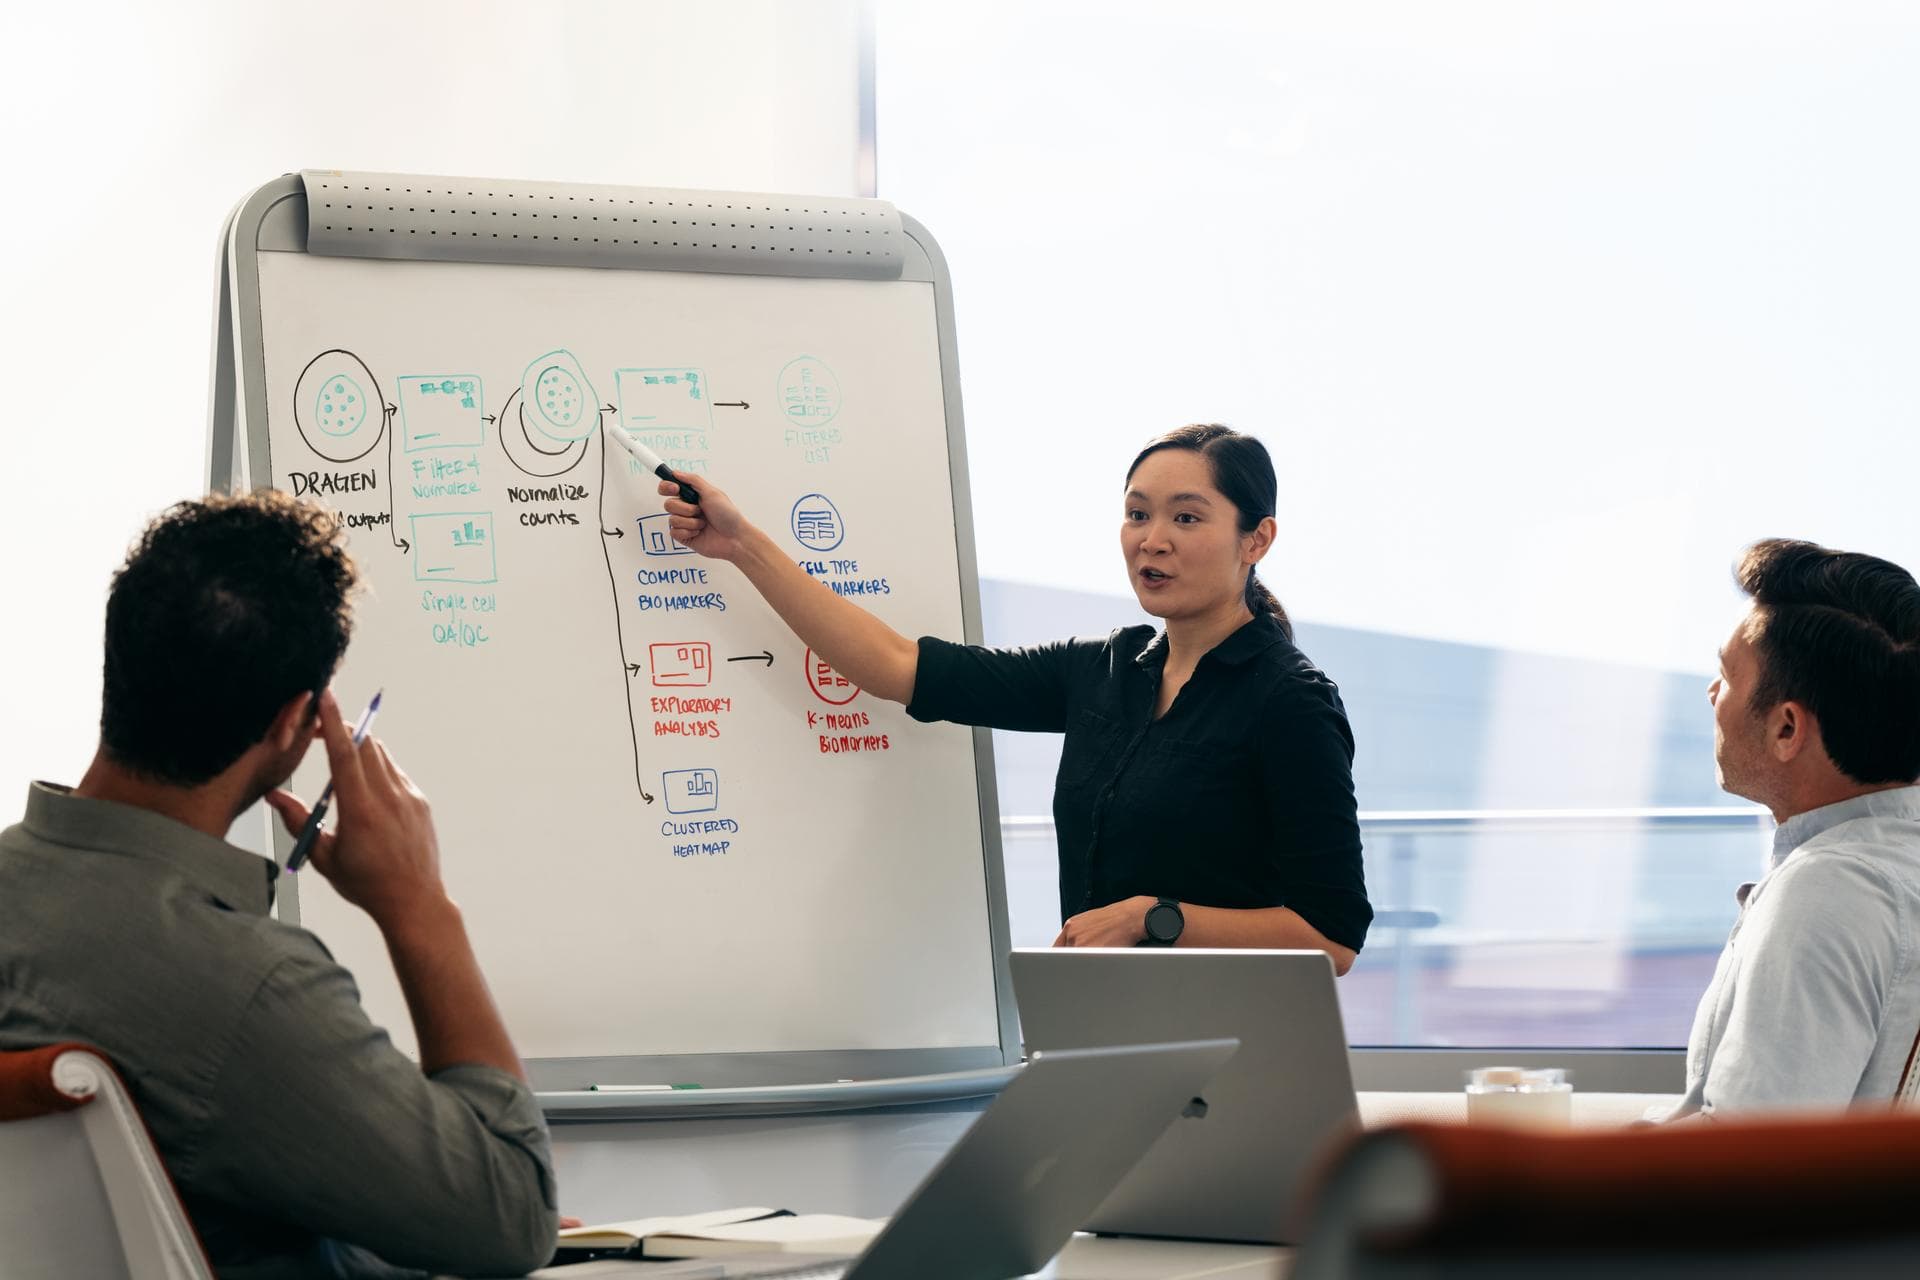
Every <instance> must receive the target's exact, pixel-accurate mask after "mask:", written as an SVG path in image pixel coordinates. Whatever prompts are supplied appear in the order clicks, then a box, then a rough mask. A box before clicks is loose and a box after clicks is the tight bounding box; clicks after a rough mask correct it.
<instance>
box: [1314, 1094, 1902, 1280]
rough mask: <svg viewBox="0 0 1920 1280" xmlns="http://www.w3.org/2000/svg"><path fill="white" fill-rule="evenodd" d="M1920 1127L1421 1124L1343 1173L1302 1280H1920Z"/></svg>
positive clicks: (1835, 1118) (1328, 1188)
mask: <svg viewBox="0 0 1920 1280" xmlns="http://www.w3.org/2000/svg"><path fill="white" fill-rule="evenodd" d="M1916 1196H1920V1117H1916V1116H1912V1115H1909V1114H1906V1113H1904V1112H1901V1111H1896V1110H1891V1109H1876V1110H1874V1111H1871V1112H1867V1111H1858V1110H1856V1111H1853V1112H1848V1113H1845V1114H1838V1115H1836V1114H1831V1113H1829V1114H1826V1115H1822V1116H1818V1117H1798V1118H1764V1119H1745V1120H1719V1121H1710V1122H1701V1123H1696V1124H1689V1125H1674V1126H1662V1127H1657V1128H1637V1129H1621V1130H1597V1131H1587V1132H1578V1131H1576V1132H1569V1133H1558V1134H1547V1133H1539V1132H1533V1131H1522V1130H1517V1129H1501V1128H1493V1127H1478V1128H1474V1127H1468V1126H1464V1125H1434V1124H1409V1125H1402V1126H1396V1127H1393V1128H1388V1129H1381V1130H1376V1131H1374V1132H1372V1133H1368V1134H1364V1135H1362V1136H1360V1137H1359V1138H1357V1139H1355V1140H1354V1141H1352V1142H1351V1143H1350V1144H1349V1145H1348V1146H1346V1147H1345V1148H1344V1150H1342V1151H1341V1152H1340V1153H1339V1154H1338V1155H1337V1156H1336V1157H1335V1158H1334V1159H1333V1161H1332V1162H1331V1163H1330V1165H1329V1166H1328V1168H1327V1170H1326V1172H1325V1174H1324V1175H1323V1177H1322V1179H1321V1182H1320V1186H1319V1190H1318V1193H1317V1195H1316V1197H1315V1199H1314V1202H1313V1206H1312V1209H1311V1214H1312V1217H1311V1218H1310V1221H1311V1223H1312V1227H1311V1228H1310V1230H1309V1233H1308V1237H1307V1239H1306V1241H1305V1242H1304V1243H1303V1244H1302V1246H1301V1249H1300V1253H1299V1255H1298V1257H1297V1259H1296V1260H1295V1263H1294V1268H1293V1271H1292V1272H1291V1275H1292V1277H1293V1280H1329V1278H1331V1277H1342V1278H1346V1277H1353V1278H1355V1280H1411V1278H1412V1277H1421V1278H1422V1280H1455V1278H1456V1277H1457V1278H1461V1280H1464V1278H1466V1277H1473V1278H1474V1280H1508V1278H1509V1277H1511V1278H1512V1280H1519V1278H1520V1277H1532V1276H1544V1275H1551V1276H1554V1277H1555V1278H1556V1280H1560V1278H1562V1277H1569V1278H1573V1280H1584V1278H1586V1277H1594V1278H1597V1277H1601V1276H1607V1277H1618V1276H1622V1275H1631V1276H1633V1277H1635V1280H1642V1278H1644V1277H1657V1278H1665V1277H1674V1278H1676V1280H1677V1278H1678V1277H1682V1276H1684V1277H1687V1280H1701V1278H1703V1277H1712V1278H1717V1277H1727V1278H1728V1280H1731V1278H1732V1277H1736V1276H1737V1277H1742V1278H1743V1280H1744V1278H1745V1277H1759V1278H1763V1280H1771V1278H1772V1277H1784V1276H1813V1275H1817V1276H1820V1277H1822V1278H1823V1280H1824V1278H1825V1277H1833V1276H1837V1277H1851V1276H1860V1277H1867V1276H1873V1277H1884V1276H1888V1275H1914V1274H1920V1217H1916V1215H1915V1214H1914V1212H1913V1204H1914V1201H1915V1198H1916Z"/></svg>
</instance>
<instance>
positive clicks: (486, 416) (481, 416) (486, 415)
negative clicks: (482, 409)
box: [480, 413, 499, 422]
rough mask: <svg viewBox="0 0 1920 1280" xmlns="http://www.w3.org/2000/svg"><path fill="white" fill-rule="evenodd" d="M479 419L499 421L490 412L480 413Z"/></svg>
mask: <svg viewBox="0 0 1920 1280" xmlns="http://www.w3.org/2000/svg"><path fill="white" fill-rule="evenodd" d="M480 421H482V422H498V421H499V419H498V418H496V417H494V416H493V415H492V414H490V413H483V414H481V415H480Z"/></svg>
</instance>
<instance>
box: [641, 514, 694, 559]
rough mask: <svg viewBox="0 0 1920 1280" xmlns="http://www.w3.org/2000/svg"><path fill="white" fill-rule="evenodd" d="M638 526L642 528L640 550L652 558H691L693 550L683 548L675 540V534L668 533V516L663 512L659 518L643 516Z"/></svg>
mask: <svg viewBox="0 0 1920 1280" xmlns="http://www.w3.org/2000/svg"><path fill="white" fill-rule="evenodd" d="M635 523H636V524H638V525H639V526H640V549H641V550H642V551H644V552H646V553H647V554H648V555H650V556H690V555H692V554H693V548H692V547H687V546H682V545H681V544H680V543H678V542H675V541H674V540H673V534H671V533H669V532H668V531H667V515H666V513H665V512H664V511H663V512H661V513H660V514H659V515H657V516H641V517H640V518H639V519H638V520H637V521H635Z"/></svg>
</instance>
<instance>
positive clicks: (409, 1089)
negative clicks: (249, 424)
mask: <svg viewBox="0 0 1920 1280" xmlns="http://www.w3.org/2000/svg"><path fill="white" fill-rule="evenodd" d="M354 584H355V572H354V567H353V564H352V562H351V561H350V560H349V559H348V557H347V554H346V550H345V548H344V546H343V545H342V542H341V538H340V535H339V531H338V528H337V526H336V523H335V520H334V517H333V516H332V514H331V513H330V512H328V511H326V510H325V509H323V508H321V507H317V506H312V505H308V504H305V503H301V502H297V501H295V500H293V499H291V498H288V497H286V496H285V495H282V494H276V493H258V494H252V495H248V496H244V497H218V498H211V499H208V500H207V501H204V502H189V503H182V504H181V505H179V506H177V507H174V508H173V509H172V510H170V511H168V512H166V513H165V514H164V515H162V516H161V517H160V518H159V519H158V520H157V521H155V522H154V523H153V524H152V525H151V526H150V527H149V528H148V529H147V530H146V532H145V533H144V534H143V535H142V537H141V538H140V540H139V542H138V543H137V545H135V547H134V548H133V550H132V553H131V554H130V555H129V556H128V558H127V561H126V564H125V565H124V566H123V567H122V568H121V569H120V571H119V573H118V574H117V575H116V576H115V577H114V580H113V586H112V590H111V593H110V595H109V597H108V601H107V628H106V670H105V689H104V695H103V698H102V705H101V714H100V746H99V750H98V752H97V753H96V755H95V756H94V759H93V762H92V764H91V765H90V766H89V767H88V769H87V772H86V775H85V776H84V777H83V778H81V780H80V783H79V785H77V786H75V787H72V788H68V787H62V786H54V785H52V784H49V783H35V784H33V786H32V787H31V788H30V790H29V792H28V795H27V806H26V814H25V816H24V817H23V818H22V820H21V821H20V822H19V823H18V824H17V825H15V826H13V827H10V828H8V829H7V830H6V831H5V832H0V903H3V904H5V906H4V910H5V922H6V923H5V927H4V928H0V1048H6V1049H22V1048H29V1047H33V1046H37V1045H42V1044H48V1043H53V1042H57V1041H63V1040H79V1041H85V1042H88V1043H91V1044H93V1045H95V1046H97V1047H98V1048H100V1049H101V1050H103V1051H104V1052H105V1053H106V1054H107V1056H108V1057H110V1058H111V1059H112V1060H113V1062H114V1063H115V1064H116V1066H118V1068H119V1070H120V1073H121V1075H122V1076H123V1077H124V1078H125V1079H126V1081H127V1084H128V1086H129V1088H130V1089H131V1091H132V1093H133V1096H134V1099H135V1101H136V1102H137V1103H138V1105H139V1108H140V1114H141V1115H142V1117H143V1118H144V1119H145V1120H146V1122H147V1125H148V1127H149V1129H150V1130H151V1131H152V1133H153V1137H154V1141H155V1145H156V1146H157V1147H158V1149H159V1152H160V1155H161V1158H162V1159H163V1160H164V1161H165V1163H166V1166H167V1169H168V1171H169V1173H171V1175H172V1177H173V1181H174V1184H175V1186H176V1187H177V1188H178V1189H179V1192H180V1196H181V1199H182V1202H183V1203H184V1204H185V1206H186V1209H187V1212H188V1214H189V1216H190V1217H191V1218H192V1220H193V1223H194V1226H195V1227H196V1228H197V1230H198V1231H199V1234H200V1238H201V1240H202V1242H203V1244H204V1245H205V1247H206V1250H207V1253H208V1256H209V1257H210V1259H211V1260H212V1262H213V1264H214V1267H215V1269H216V1270H217V1271H218V1272H219V1274H220V1275H221V1276H223V1277H236V1276H247V1277H267V1276H392V1275H399V1274H408V1273H409V1272H408V1271H406V1270H404V1269H409V1268H421V1269H430V1270H432V1271H435V1272H455V1273H460V1274H468V1275H501V1274H519V1273H521V1272H524V1271H526V1270H528V1269H530V1268H533V1267H536V1266H539V1265H540V1264H542V1263H544V1262H545V1261H546V1260H547V1258H548V1257H549V1255H550V1254H551V1253H552V1251H553V1245H554V1231H555V1225H556V1214H555V1210H554V1186H553V1174H552V1169H551V1161H550V1155H549V1151H548V1141H547V1132H546V1127H545V1125H544V1123H543V1121H542V1119H541V1115H540V1111H539V1109H538V1107H537V1106H536V1105H535V1102H534V1098H533V1095H532V1093H531V1092H530V1091H529V1089H528V1087H527V1083H526V1077H525V1072H524V1069H523V1068H522V1066H521V1063H520V1060H519V1058H518V1056H517V1055H516V1053H515V1052H514V1047H513V1044H512V1042H511V1041H510V1040H509V1039H508V1036H507V1032H506V1028H505V1027H504V1026H503V1025H502V1024H501V1021H500V1016H499V1014H498V1012H497V1011H496V1010H495V1008H494V1005H493V1001H492V998H491V996H490V995H489V994H488V992H487V987H486V982H485V980H484V979H483V978H482V976H481V973H480V968H479V965H478V964H477V963H476V961H475V959H474V954H473V949H472V947H471V945H470V944H469V942H468V940H467V935H466V930H465V927H464V925H463V923H462V921H461V917H460V912H459V909H458V908H457V907H456V906H455V905H454V904H453V902H452V901H451V900H450V899H449V898H448V897H447V893H446V890H445V888H444V887H443V885H442V883H441V879H440V869H439V850H438V847H437V845H436V843H435V838H434V830H433V823H432V819H431V817H430V815H429V813H428V810H427V802H426V798H425V797H424V796H422V795H421V794H420V792H419V791H418V790H417V789H416V788H415V787H414V786H413V784H412V783H411V782H409V781H408V779H407V776H406V775H405V774H404V773H402V772H401V771H400V769H399V767H398V766H397V765H396V764H395V763H394V762H393V759H392V757H391V756H389V755H388V754H387V751H386V749H385V748H384V747H383V746H381V744H380V743H379V742H378V741H377V740H375V739H372V738H369V739H367V740H366V741H365V742H364V743H363V744H362V745H361V746H359V747H358V748H356V747H355V746H354V745H353V743H352V739H351V736H350V734H349V732H348V730H347V728H346V726H345V725H344V724H342V722H341V717H340V709H339V707H338V705H337V704H336V703H335V701H334V698H333V695H332V693H331V692H329V691H328V690H327V686H328V683H329V682H330V681H331V680H332V678H333V674H334V670H335V668H336V667H337V666H338V665H339V662H340V658H341V655H342V654H343V653H344V652H345V651H346V647H347V639H348V634H349V631H350V628H351V615H350V612H349V607H348V596H349V594H350V592H351V591H352V590H353V587H354ZM316 736H318V737H321V738H322V739H324V742H325V747H326V752H327V756H328V760H329V765H330V768H331V770H332V775H333V779H334V787H335V798H334V802H335V810H334V811H335V813H336V814H337V816H338V824H339V826H338V831H337V832H336V833H334V834H331V835H326V836H323V837H322V838H321V839H320V841H319V842H318V844H317V845H316V846H315V848H314V851H313V855H312V866H313V868H314V870H315V871H317V872H318V873H319V874H321V875H323V876H325V877H326V878H327V879H328V880H329V881H330V882H332V884H333V886H334V888H335V889H337V890H338V891H339V892H340V894H341V896H342V897H344V898H346V899H347V900H348V901H350V902H353V903H355V904H356V905H358V906H359V907H361V908H362V909H363V910H365V911H366V912H367V914H368V915H369V916H370V917H371V918H372V919H373V922H374V924H375V925H377V926H378V927H379V929H380V932H381V934H382V935H383V936H384V938H385V940H386V943H387V948H388V953H389V954H390V956H391V957H392V960H393V966H394V969H395V971H396V973H397V974H398V976H399V979H400V985H401V988H402V990H403V991H404V992H405V995H406V1001H407V1007H408V1010H409V1012H410V1013H411V1015H412V1019H413V1024H414V1030H415V1032H416V1033H417V1036H418V1039H419V1045H420V1062H419V1064H418V1065H416V1064H414V1063H413V1062H411V1061H409V1060H408V1059H407V1058H406V1057H405V1056H403V1055H402V1054H401V1053H400V1052H399V1051H398V1050H396V1049H395V1048H394V1047H393V1045H392V1043H391V1042H390V1041H389V1040H388V1038H387V1035H386V1033H385V1032H384V1031H382V1030H381V1029H380V1028H379V1027H376V1026H374V1025H373V1024H372V1023H371V1022H370V1021H368V1019H367V1016H366V1014H365V1012H364V1011H363V1010H362V1009H361V1006H360V999H359V993H358V990H357V989H356V988H355V986H354V981H353V978H352V976H351V975H350V974H349V973H348V972H347V971H346V970H345V969H343V968H341V967H340V966H339V965H338V964H336V963H334V961H333V958H332V956H331V955H329V954H328V952H327V950H326V948H325V947H324V946H322V945H321V943H320V941H319V940H318V939H316V938H315V937H314V936H313V935H311V934H309V933H307V932H306V931H305V930H302V929H298V928H295V927H293V926H290V925H286V924H282V923H280V922H278V921H276V920H274V919H272V918H270V917H269V915H268V909H269V906H270V905H271V903H272V900H273V892H274V882H275V879H276V876H277V874H278V870H277V868H276V867H275V866H274V864H273V863H272V862H271V861H269V860H267V859H263V858H261V857H260V856H259V855H257V854H255V853H251V852H248V851H247V850H244V849H240V848H237V847H235V846H234V845H231V844H228V843H227V842H226V840H225V836H226V833H227V830H228V828H229V827H230V826H231V825H232V823H233V821H234V819H235V818H236V817H238V816H239V814H241V813H242V812H243V811H244V810H246V809H247V808H249V807H250V806H252V805H253V804H254V803H255V802H256V801H259V800H261V799H263V798H264V799H266V800H267V801H268V803H270V804H271V805H272V806H273V807H274V809H275V810H276V811H277V812H278V813H279V815H280V817H281V818H282V820H283V821H285V822H286V823H287V825H288V827H289V828H291V829H295V830H297V829H298V827H299V826H300V825H301V824H302V823H303V822H304V820H305V818H306V816H307V810H306V807H305V806H304V805H302V804H301V803H300V801H298V800H297V799H295V798H294V797H293V796H291V795H290V794H288V793H286V792H285V791H282V790H281V789H280V788H281V786H282V784H283V783H285V781H286V780H287V778H288V777H289V776H290V775H291V774H292V772H293V770H294V767H295V766H296V765H298V764H299V763H300V760H301V758H302V757H303V756H305V754H306V752H307V749H308V747H309V746H310V745H311V744H312V742H313V740H314V739H315V737H316Z"/></svg>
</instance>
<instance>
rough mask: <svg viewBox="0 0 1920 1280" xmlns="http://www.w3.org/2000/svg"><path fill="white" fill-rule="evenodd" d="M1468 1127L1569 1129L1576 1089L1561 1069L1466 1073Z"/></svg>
mask: <svg viewBox="0 0 1920 1280" xmlns="http://www.w3.org/2000/svg"><path fill="white" fill-rule="evenodd" d="M1467 1123H1468V1124H1501V1125H1510V1126H1519V1127H1521V1128H1527V1129H1566V1128H1570V1127H1572V1125H1573V1086H1572V1085H1570V1084H1568V1083H1567V1073H1566V1072H1565V1071H1563V1070H1562V1069H1561V1068H1559V1067H1544V1068H1541V1069H1539V1070H1535V1071H1529V1070H1526V1069H1525V1068H1522V1067H1478V1068H1475V1069H1474V1070H1472V1071H1469V1072H1468V1073H1467Z"/></svg>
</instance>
